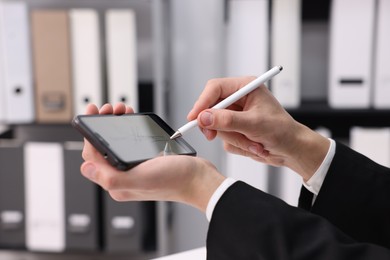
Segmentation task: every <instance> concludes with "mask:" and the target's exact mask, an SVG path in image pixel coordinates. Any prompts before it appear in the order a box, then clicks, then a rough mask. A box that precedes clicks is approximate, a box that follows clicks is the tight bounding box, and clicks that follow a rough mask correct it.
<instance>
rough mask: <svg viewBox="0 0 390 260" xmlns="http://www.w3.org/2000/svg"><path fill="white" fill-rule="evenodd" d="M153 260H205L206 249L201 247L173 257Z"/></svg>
mask: <svg viewBox="0 0 390 260" xmlns="http://www.w3.org/2000/svg"><path fill="white" fill-rule="evenodd" d="M154 260H206V248H205V247H201V248H197V249H193V250H189V251H185V252H182V253H178V254H174V255H169V256H164V257H161V258H156V259H154Z"/></svg>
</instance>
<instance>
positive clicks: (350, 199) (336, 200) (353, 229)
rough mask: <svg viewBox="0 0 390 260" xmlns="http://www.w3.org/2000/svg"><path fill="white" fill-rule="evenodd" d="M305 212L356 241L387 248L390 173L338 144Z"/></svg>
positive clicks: (389, 235) (302, 193)
mask: <svg viewBox="0 0 390 260" xmlns="http://www.w3.org/2000/svg"><path fill="white" fill-rule="evenodd" d="M306 196H307V194H305V192H301V197H300V201H301V202H303V201H305V199H304V197H306ZM300 205H301V206H302V205H304V203H301V204H300ZM304 208H306V209H309V210H311V212H312V213H315V214H317V215H320V216H323V217H325V218H326V219H328V220H329V221H330V222H331V223H332V224H333V225H335V226H337V227H338V228H339V229H340V230H342V231H343V232H344V233H346V234H348V235H349V236H351V237H352V238H353V239H355V240H356V241H360V242H368V243H374V244H378V245H382V246H385V247H387V248H390V170H389V169H388V168H386V167H383V166H381V165H379V164H377V163H375V162H373V161H371V160H370V159H368V158H367V157H365V156H363V155H361V154H359V153H357V152H355V151H353V150H352V149H350V148H349V147H347V146H345V145H343V144H341V143H337V144H336V153H335V157H334V158H333V161H332V164H331V165H330V168H329V171H328V173H327V176H326V178H325V180H324V183H323V185H322V187H321V190H320V192H319V194H318V196H317V198H316V201H315V203H314V205H313V207H311V208H310V207H309V206H304Z"/></svg>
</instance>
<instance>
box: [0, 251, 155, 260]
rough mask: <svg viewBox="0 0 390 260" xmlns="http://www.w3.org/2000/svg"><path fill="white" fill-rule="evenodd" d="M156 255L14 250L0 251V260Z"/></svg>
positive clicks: (137, 259) (117, 259)
mask: <svg viewBox="0 0 390 260" xmlns="http://www.w3.org/2000/svg"><path fill="white" fill-rule="evenodd" d="M156 257H157V256H156V254H155V253H154V254H152V253H151V254H143V255H142V256H140V255H129V254H119V253H118V254H106V253H101V252H100V253H99V252H96V253H62V254H59V253H33V252H27V251H16V250H0V259H1V260H70V259H71V260H106V259H110V260H147V259H153V258H156Z"/></svg>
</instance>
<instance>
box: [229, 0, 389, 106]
mask: <svg viewBox="0 0 390 260" xmlns="http://www.w3.org/2000/svg"><path fill="white" fill-rule="evenodd" d="M229 4H230V6H229V8H228V12H229V13H228V18H229V19H228V27H227V51H228V52H227V63H228V70H227V71H228V74H229V75H248V74H249V75H252V74H253V75H258V74H259V71H266V70H267V62H266V61H267V60H268V53H270V56H269V57H270V61H271V64H272V66H274V65H282V66H283V67H284V69H283V72H282V73H280V74H279V75H278V76H277V77H275V78H274V79H273V80H272V83H271V88H272V92H273V93H274V95H275V97H276V98H277V99H278V100H279V101H280V102H281V103H282V104H283V105H284V106H285V107H286V108H297V107H299V106H300V104H301V96H302V93H301V91H302V88H301V56H302V55H305V50H301V40H302V17H301V10H302V0H273V1H272V2H271V1H269V0H249V1H229ZM330 4H331V8H330V15H329V17H330V21H329V24H330V27H329V32H330V35H329V36H330V42H329V60H328V61H324V62H326V64H328V62H329V74H328V103H329V105H330V106H331V107H332V108H369V107H374V108H378V109H388V108H390V70H389V67H390V49H389V48H388V46H390V34H389V33H388V25H389V24H390V1H388V0H332V1H330ZM269 5H271V10H272V11H271V18H269V11H268V10H269ZM269 21H270V22H269ZM267 39H270V43H271V44H270V46H269V47H268V43H267ZM302 73H309V71H303V72H302ZM323 73H327V72H325V71H324V72H323Z"/></svg>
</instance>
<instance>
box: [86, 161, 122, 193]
mask: <svg viewBox="0 0 390 260" xmlns="http://www.w3.org/2000/svg"><path fill="white" fill-rule="evenodd" d="M80 171H81V173H82V174H83V176H84V177H86V178H87V179H89V180H91V181H93V182H94V183H96V184H98V185H99V186H101V187H102V188H103V189H105V190H107V191H108V190H121V189H124V188H126V187H125V186H124V184H123V183H124V179H125V178H126V176H127V174H126V172H123V171H119V170H117V169H115V168H114V167H112V166H111V165H110V164H109V163H108V162H107V161H105V160H104V159H103V160H101V158H97V157H96V158H94V160H93V161H86V162H84V163H83V164H82V165H81V167H80ZM126 183H127V181H126Z"/></svg>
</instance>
